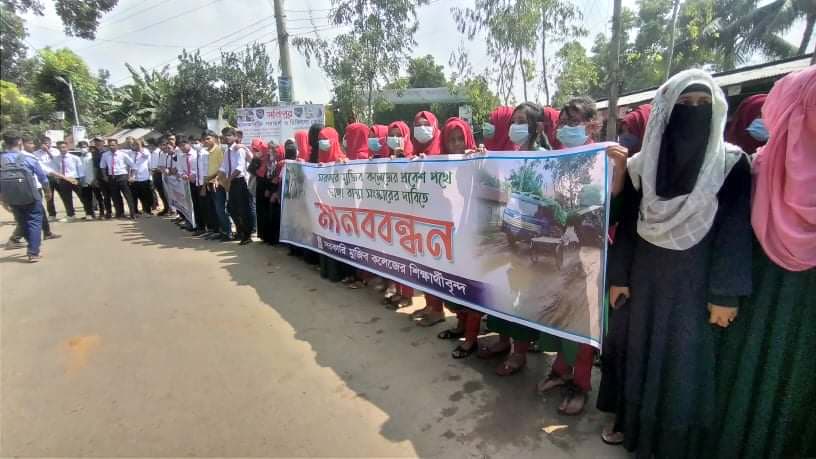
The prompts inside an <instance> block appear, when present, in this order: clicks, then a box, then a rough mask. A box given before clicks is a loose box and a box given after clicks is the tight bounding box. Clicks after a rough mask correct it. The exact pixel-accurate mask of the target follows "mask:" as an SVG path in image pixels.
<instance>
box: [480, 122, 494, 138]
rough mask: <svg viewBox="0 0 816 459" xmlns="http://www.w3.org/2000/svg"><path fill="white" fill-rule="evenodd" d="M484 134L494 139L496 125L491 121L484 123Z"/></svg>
mask: <svg viewBox="0 0 816 459" xmlns="http://www.w3.org/2000/svg"><path fill="white" fill-rule="evenodd" d="M482 134H484V136H485V137H486V138H488V139H492V138H493V136H494V135H496V126H493V125H492V124H490V123H482Z"/></svg>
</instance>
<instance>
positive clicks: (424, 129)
mask: <svg viewBox="0 0 816 459" xmlns="http://www.w3.org/2000/svg"><path fill="white" fill-rule="evenodd" d="M433 132H434V131H433V126H415V127H414V138H415V139H417V142H419V143H428V142H430V141H431V139H433Z"/></svg>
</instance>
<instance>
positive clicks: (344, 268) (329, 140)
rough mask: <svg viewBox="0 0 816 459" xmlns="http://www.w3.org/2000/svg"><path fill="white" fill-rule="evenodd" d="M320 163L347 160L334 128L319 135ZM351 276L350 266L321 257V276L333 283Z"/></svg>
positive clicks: (321, 131) (322, 130)
mask: <svg viewBox="0 0 816 459" xmlns="http://www.w3.org/2000/svg"><path fill="white" fill-rule="evenodd" d="M317 144H318V150H319V152H318V157H317V160H318V163H319V164H333V163H335V162H338V161H345V160H346V159H347V158H346V156H345V154H343V151H342V150H341V149H340V135H339V134H338V133H337V131H336V130H335V129H334V128H331V127H325V128H323V129H321V130H320V134H319V135H318V143H317ZM348 274H350V271H349V267H348V265H346V264H344V263H341V262H339V261H337V260H335V259H333V258H331V257H329V256H326V255H320V275H321V276H323V277H325V278H327V279H329V280H330V281H332V282H338V281H341V280H343V279H344V278H345V277H347V276H348Z"/></svg>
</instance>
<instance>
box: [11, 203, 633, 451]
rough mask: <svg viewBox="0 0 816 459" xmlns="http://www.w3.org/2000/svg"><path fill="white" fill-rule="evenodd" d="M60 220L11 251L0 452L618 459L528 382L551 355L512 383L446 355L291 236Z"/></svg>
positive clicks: (591, 424)
mask: <svg viewBox="0 0 816 459" xmlns="http://www.w3.org/2000/svg"><path fill="white" fill-rule="evenodd" d="M0 220H2V222H4V224H2V225H0V240H2V241H5V240H6V239H7V238H8V236H9V234H10V233H11V230H12V225H11V224H10V223H9V215H8V213H7V212H5V211H2V210H0ZM54 228H55V231H57V232H59V233H61V234H62V235H63V237H62V238H61V239H59V240H54V241H46V243H45V245H44V249H43V255H44V259H43V261H42V262H40V263H38V264H27V263H22V262H21V260H22V255H24V250H14V251H11V250H8V251H2V252H0V295H1V296H0V301H2V304H1V305H0V306H2V311H0V320H1V321H2V323H0V332H1V333H2V336H0V344H1V347H0V358H2V380H1V381H0V382H1V383H2V384H1V385H0V389H2V392H1V393H0V411H1V412H2V418H0V434H1V435H2V436H0V456H52V457H53V456H89V455H93V456H111V457H115V456H134V457H135V456H144V457H158V456H164V457H169V456H244V457H247V456H255V457H263V456H300V457H303V456H354V457H414V456H420V457H445V458H459V457H508V458H510V457H512V458H528V457H529V458H533V457H536V458H540V457H547V458H561V457H581V458H584V457H625V456H626V455H625V454H624V451H623V450H622V449H620V448H613V447H609V446H606V445H604V444H603V443H602V442H601V441H600V439H599V436H598V433H599V432H600V430H601V425H602V423H603V422H606V417H605V416H604V415H602V414H601V413H598V412H597V411H596V410H594V409H590V410H588V412H587V413H586V414H585V415H583V416H581V417H577V418H568V417H562V416H559V415H558V414H557V413H556V407H557V405H558V403H559V402H560V397H559V396H558V395H555V394H554V395H551V396H549V397H547V398H541V397H539V396H537V395H535V393H534V390H533V388H534V386H535V383H536V381H537V380H538V379H539V378H540V377H543V376H544V375H545V374H546V372H547V370H548V368H549V362H550V359H551V357H550V356H546V355H531V359H530V366H529V367H528V369H527V370H526V371H524V372H523V373H521V374H520V375H517V376H515V377H511V378H499V377H497V376H494V375H493V373H492V369H493V367H494V365H495V363H494V362H483V361H480V360H478V359H476V358H475V356H474V357H472V358H470V359H467V360H464V361H456V360H452V359H451V358H450V356H449V354H450V350H451V348H452V347H453V345H452V344H451V343H446V342H441V341H439V340H438V339H436V333H438V331H440V330H441V329H442V328H441V326H437V327H435V328H433V329H421V328H419V327H416V326H415V325H414V324H413V323H412V322H411V319H410V318H409V316H408V313H409V312H410V309H408V310H405V311H400V312H393V311H388V310H386V309H384V308H383V307H382V306H380V305H379V302H378V301H377V294H376V293H375V292H373V291H370V290H369V291H352V290H349V289H347V288H344V287H342V286H340V285H337V284H331V283H329V282H327V281H325V280H322V279H321V278H320V277H319V275H318V273H317V272H316V271H315V270H314V269H313V268H311V267H309V266H307V265H305V264H304V263H302V262H301V261H300V260H298V259H295V258H291V257H287V256H286V251H285V250H284V249H282V248H273V247H269V246H261V245H259V244H252V245H249V246H246V247H240V246H238V245H237V244H223V243H214V242H208V241H202V240H198V239H194V238H191V237H190V236H189V233H186V232H183V231H181V230H179V229H177V228H176V227H175V225H173V224H172V223H171V222H169V221H167V220H163V219H159V218H151V219H141V220H137V221H136V222H127V221H103V222H84V221H78V222H73V223H55V224H54ZM417 299H419V298H417ZM453 320H454V319H453V318H449V319H448V322H449V323H450V324H453ZM594 384H595V387H596V388H597V384H598V378H597V375H595V380H594ZM594 395H595V392H594V393H593V400H592V404H593V406H594ZM550 426H563V427H562V428H560V429H559V430H556V431H554V432H553V433H547V432H545V431H543V430H542V429H543V428H544V427H550Z"/></svg>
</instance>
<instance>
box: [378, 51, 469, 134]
mask: <svg viewBox="0 0 816 459" xmlns="http://www.w3.org/2000/svg"><path fill="white" fill-rule="evenodd" d="M447 86H449V85H448V81H447V78H446V77H445V73H444V72H443V67H442V66H441V65H437V64H436V61H435V60H434V58H433V56H431V55H426V56H422V57H416V58H411V59H409V60H408V74H407V76H405V77H401V78H399V79H397V80H396V81H393V82H391V83H388V84H387V85H385V88H386V89H395V90H403V89H408V88H438V87H447ZM423 110H427V111H431V112H433V113H434V114H435V115H436V116H437V117H438V118H439V122H440V123H444V122H445V120H446V119H448V118H449V117H451V116H457V115H458V114H459V109H458V105H456V104H404V105H393V104H389V103H387V102H385V101H380V102H378V103H377V104H376V105H375V109H374V122H375V123H378V124H389V123H391V122H392V121H397V120H402V121H405V122H407V123H408V124H409V125H411V122H412V121H413V119H414V116H416V114H417V113H418V112H420V111H423Z"/></svg>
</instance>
